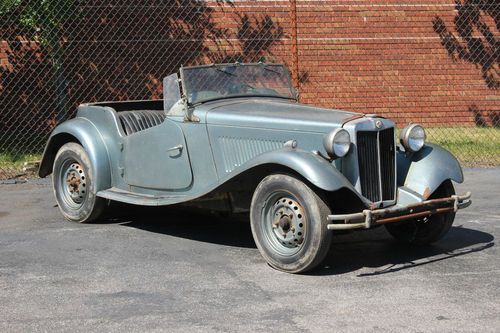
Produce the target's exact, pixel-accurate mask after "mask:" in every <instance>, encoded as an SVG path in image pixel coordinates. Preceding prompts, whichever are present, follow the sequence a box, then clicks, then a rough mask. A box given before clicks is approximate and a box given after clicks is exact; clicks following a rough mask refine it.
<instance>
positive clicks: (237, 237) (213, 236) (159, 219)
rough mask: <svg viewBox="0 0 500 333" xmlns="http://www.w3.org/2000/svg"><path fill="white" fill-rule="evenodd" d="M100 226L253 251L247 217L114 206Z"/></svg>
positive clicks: (193, 210) (190, 210) (159, 208)
mask: <svg viewBox="0 0 500 333" xmlns="http://www.w3.org/2000/svg"><path fill="white" fill-rule="evenodd" d="M108 216H112V217H107V218H105V219H104V220H103V221H102V222H101V223H118V224H120V225H122V226H127V227H131V228H136V229H141V230H146V231H150V232H154V233H159V234H164V235H170V236H174V237H180V238H184V239H191V240H195V241H200V242H206V243H213V244H219V245H223V246H233V247H241V248H254V249H256V248H257V247H256V246H255V242H254V241H253V238H252V231H251V229H250V223H249V222H248V219H247V218H246V216H237V215H236V216H235V215H232V216H225V215H222V214H217V213H209V212H206V211H201V210H197V209H189V208H178V207H174V208H170V207H139V206H128V205H119V204H118V205H115V206H114V207H112V210H111V211H110V213H109V214H108Z"/></svg>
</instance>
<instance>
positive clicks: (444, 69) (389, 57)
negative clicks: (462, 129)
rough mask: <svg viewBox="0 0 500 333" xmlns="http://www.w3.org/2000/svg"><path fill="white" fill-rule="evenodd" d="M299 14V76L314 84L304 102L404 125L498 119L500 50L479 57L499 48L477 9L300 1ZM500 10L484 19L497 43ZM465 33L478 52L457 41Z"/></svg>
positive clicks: (305, 88)
mask: <svg viewBox="0 0 500 333" xmlns="http://www.w3.org/2000/svg"><path fill="white" fill-rule="evenodd" d="M493 3H494V2H491V4H493ZM297 7H298V17H297V19H298V45H299V48H298V49H299V59H300V62H299V70H300V71H302V72H306V73H307V77H308V80H307V82H305V83H303V84H302V85H301V92H302V97H303V101H304V102H306V103H318V102H319V104H322V105H326V106H329V107H338V108H344V109H349V110H355V111H360V112H366V113H377V114H382V115H384V116H387V117H391V118H394V119H396V120H397V121H398V123H400V124H403V123H407V122H409V121H415V122H422V123H424V124H426V125H431V126H432V125H438V126H469V125H474V124H475V123H476V122H477V121H478V120H482V119H484V121H486V122H488V121H489V123H490V124H491V121H492V120H494V119H498V114H499V112H500V95H499V94H498V88H499V87H498V83H499V82H500V81H499V79H500V77H499V76H498V75H499V66H498V61H499V54H498V50H499V49H498V45H497V46H496V53H497V54H496V55H495V54H492V53H493V52H495V50H489V51H488V50H478V49H479V48H484V49H487V48H488V47H490V48H491V45H489V43H488V41H487V40H486V38H485V32H484V31H481V29H480V27H481V23H476V22H473V18H472V16H474V12H473V10H471V9H468V10H464V9H463V8H460V7H457V6H456V4H455V2H454V1H443V0H441V1H440V0H432V1H428V0H419V1H387V0H385V1H384V0H372V1H364V0H361V1H349V0H346V1H306V0H303V1H300V0H299V1H297ZM498 7H499V6H498V5H497V6H496V8H494V10H495V11H496V12H494V13H493V15H491V14H490V15H489V14H488V13H485V12H481V19H482V21H483V22H485V24H486V26H487V27H488V29H489V30H490V32H491V33H492V34H494V35H495V36H496V38H497V42H496V43H498V38H499V36H500V35H499V30H498V26H499V25H500V16H499V13H498V11H499V8H498ZM495 15H496V17H495ZM495 18H496V21H495V20H494V19H495ZM464 26H465V28H467V27H468V26H470V27H471V30H470V31H471V35H472V36H474V37H476V38H477V42H478V43H477V44H476V45H477V48H478V49H474V47H473V46H471V45H468V44H467V40H461V39H460V38H456V39H455V38H454V37H453V36H455V37H456V36H459V33H458V32H457V30H460V29H463V28H464ZM445 30H446V31H445ZM468 48H470V49H468ZM495 57H496V58H495ZM488 62H493V64H491V66H490V67H489V68H486V67H487V66H489V65H490V64H488ZM495 117H497V118H495Z"/></svg>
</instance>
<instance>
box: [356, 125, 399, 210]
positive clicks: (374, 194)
mask: <svg viewBox="0 0 500 333" xmlns="http://www.w3.org/2000/svg"><path fill="white" fill-rule="evenodd" d="M356 136H357V146H358V165H359V181H360V184H361V193H362V194H363V196H365V197H366V198H367V199H369V200H371V201H373V202H378V201H386V200H394V198H395V185H396V170H395V161H394V159H395V147H394V128H388V129H385V130H382V131H379V132H374V131H359V132H357V135H356Z"/></svg>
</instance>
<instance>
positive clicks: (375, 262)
mask: <svg viewBox="0 0 500 333" xmlns="http://www.w3.org/2000/svg"><path fill="white" fill-rule="evenodd" d="M465 176H466V181H465V183H464V184H461V185H459V186H458V192H465V191H466V190H470V191H472V192H473V204H472V206H471V207H469V208H468V209H466V210H463V211H460V212H459V213H458V214H457V217H456V220H455V224H454V227H453V228H452V230H451V231H450V232H449V234H448V235H447V236H446V237H445V238H444V239H443V240H442V241H440V242H439V243H437V244H435V245H433V246H429V247H424V248H422V247H408V246H405V245H401V244H398V243H396V242H395V241H393V240H392V239H391V237H390V236H389V235H388V234H387V233H386V231H385V230H384V229H383V228H378V229H374V230H369V231H362V232H356V233H351V234H345V235H336V236H335V237H334V241H333V246H332V248H331V251H330V253H329V255H328V257H327V259H326V260H325V262H324V263H323V264H322V265H321V267H320V268H318V269H317V270H315V271H313V272H311V273H309V274H306V275H291V274H286V273H281V272H278V271H276V270H273V269H272V268H270V267H269V266H268V265H266V264H265V262H264V260H263V259H262V258H261V256H260V254H259V252H258V250H257V249H256V247H255V244H254V242H253V240H252V237H251V232H250V227H249V224H248V222H247V221H246V220H245V219H227V218H225V219H224V218H220V217H214V216H208V215H204V214H200V213H197V212H188V211H179V210H172V209H144V208H137V207H132V206H131V207H123V206H120V205H117V206H115V207H114V209H113V211H112V214H111V215H110V216H111V217H110V218H108V219H107V220H106V221H104V222H101V223H98V224H77V223H72V222H67V221H65V220H64V219H63V218H62V217H61V215H60V214H59V211H58V208H57V207H56V206H55V201H54V199H53V195H52V190H51V187H50V186H49V183H48V181H46V180H34V181H29V182H28V183H25V184H16V185H0V331H1V332H25V331H49V332H52V331H71V332H88V331H111V332H112V331H120V332H123V331H139V332H144V331H167V332H210V331H214V332H236V331H238V332H257V331H260V332H274V331H276V332H278V331H279V332H306V331H313V332H334V331H335V332H336V331H344V332H345V331H348V332H350V331H370V332H377V331H393V332H403V331H404V332H432V331H434V332H471V331H475V332H500V300H499V299H500V251H499V247H498V245H497V244H496V242H497V241H496V240H497V239H498V238H499V237H500V169H469V170H465Z"/></svg>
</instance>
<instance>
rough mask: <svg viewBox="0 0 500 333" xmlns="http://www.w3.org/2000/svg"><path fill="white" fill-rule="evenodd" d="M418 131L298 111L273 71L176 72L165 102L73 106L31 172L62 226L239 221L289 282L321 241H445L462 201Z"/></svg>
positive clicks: (450, 159)
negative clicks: (118, 217) (138, 218)
mask: <svg viewBox="0 0 500 333" xmlns="http://www.w3.org/2000/svg"><path fill="white" fill-rule="evenodd" d="M207 81H208V82H207ZM210 81H212V82H210ZM219 81H221V82H223V83H218V82H219ZM226 81H227V82H226ZM211 85H212V86H216V87H215V88H212V86H211ZM422 131H423V129H422V128H421V127H420V126H419V125H415V124H412V125H410V126H407V128H405V129H403V130H402V131H401V132H402V133H401V138H400V142H397V141H396V137H395V123H394V122H393V121H391V120H389V119H385V118H383V117H379V116H376V115H366V114H360V113H352V112H345V111H340V110H333V109H325V108H318V107H314V106H309V105H303V104H300V103H298V102H297V97H296V94H295V91H294V89H293V88H292V86H291V84H290V77H289V74H288V72H287V71H286V68H285V67H284V66H281V65H271V64H262V63H259V64H219V65H208V66H198V67H185V68H181V69H180V73H179V74H172V75H170V76H168V77H167V78H165V79H164V99H163V100H156V101H129V102H102V103H89V104H82V105H80V107H79V108H78V112H77V115H76V117H75V118H73V119H70V120H68V121H66V122H64V123H62V124H60V125H59V126H57V127H56V128H55V130H54V131H53V132H52V134H51V136H50V138H49V140H48V143H47V145H46V149H45V152H44V156H43V159H42V162H41V166H40V170H39V175H40V176H41V177H45V176H48V175H49V174H51V173H53V183H54V191H55V195H56V199H57V201H58V204H59V207H60V209H61V212H62V213H63V215H64V216H65V217H66V218H67V219H69V220H73V221H79V222H90V221H92V220H95V219H98V218H99V217H100V214H101V213H102V212H103V211H104V209H105V207H106V205H107V202H108V200H115V201H120V202H124V203H129V204H136V205H148V206H159V205H174V204H183V205H192V206H197V207H201V208H207V209H211V210H225V211H231V212H247V211H250V220H251V224H252V232H253V236H254V239H255V241H256V244H257V246H258V248H259V250H260V251H261V253H262V254H263V256H264V258H265V259H266V260H267V262H268V263H269V264H270V265H271V266H273V267H275V268H277V269H280V270H283V271H288V272H294V273H296V272H303V271H306V270H309V269H312V268H314V267H315V266H317V265H318V264H319V263H320V262H321V260H322V259H323V258H324V256H325V254H326V252H327V248H328V247H329V244H330V239H331V233H332V231H331V230H334V231H333V232H335V230H348V229H366V228H372V227H375V226H379V225H386V226H387V227H388V230H389V232H390V233H391V234H392V235H393V236H394V237H395V238H396V239H398V240H400V241H405V242H409V243H412V242H417V243H430V242H434V241H437V240H439V239H440V238H441V237H443V236H444V234H445V233H446V231H448V229H449V227H450V226H451V223H452V222H453V218H454V214H455V212H456V211H457V210H458V209H460V208H464V207H466V206H468V205H469V204H470V200H469V198H470V194H469V193H468V194H466V195H462V196H458V195H456V194H455V193H454V189H453V185H452V181H454V182H458V183H461V182H462V181H463V174H462V170H461V167H460V165H459V163H458V161H457V159H456V158H455V157H454V156H452V155H451V154H450V153H449V152H448V151H446V150H445V149H443V148H441V147H439V146H437V145H434V144H430V143H424V142H423V141H422V139H423V140H425V132H422ZM422 133H423V134H422ZM422 135H423V137H422ZM335 140H338V142H335ZM346 140H348V141H346ZM421 141H422V142H421ZM412 145H413V146H412ZM415 147H416V148H415ZM336 149H337V150H338V152H337V151H336ZM343 154H344V155H343ZM340 155H343V156H340ZM82 178H83V179H82ZM82 192H83V193H82ZM271 201H272V202H271ZM299 221H300V222H301V223H299ZM186 223H187V222H186ZM299 225H301V226H300V227H299Z"/></svg>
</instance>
